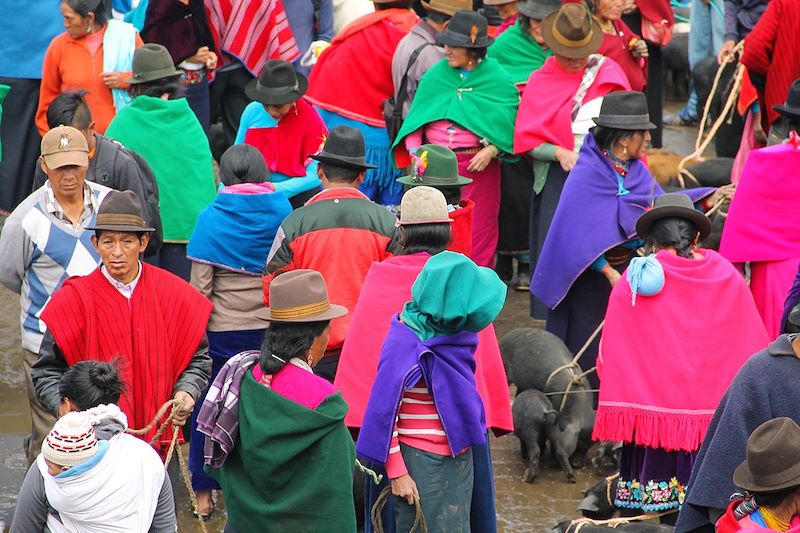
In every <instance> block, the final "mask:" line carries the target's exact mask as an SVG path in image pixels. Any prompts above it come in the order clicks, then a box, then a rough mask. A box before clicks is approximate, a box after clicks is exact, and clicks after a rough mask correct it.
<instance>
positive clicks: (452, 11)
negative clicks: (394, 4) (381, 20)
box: [420, 0, 514, 17]
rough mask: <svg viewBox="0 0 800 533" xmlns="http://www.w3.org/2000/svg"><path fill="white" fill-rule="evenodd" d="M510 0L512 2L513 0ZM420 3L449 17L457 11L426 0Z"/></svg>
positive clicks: (427, 8) (427, 9) (425, 7)
mask: <svg viewBox="0 0 800 533" xmlns="http://www.w3.org/2000/svg"><path fill="white" fill-rule="evenodd" d="M511 1H512V2H513V1H514V0H511ZM420 3H421V4H422V7H423V8H424V9H425V11H433V12H435V13H441V14H443V15H447V16H449V17H452V16H453V15H455V14H456V12H457V11H458V8H452V9H444V8H441V7H439V6H432V5H431V3H430V2H426V1H425V0H422V2H420Z"/></svg>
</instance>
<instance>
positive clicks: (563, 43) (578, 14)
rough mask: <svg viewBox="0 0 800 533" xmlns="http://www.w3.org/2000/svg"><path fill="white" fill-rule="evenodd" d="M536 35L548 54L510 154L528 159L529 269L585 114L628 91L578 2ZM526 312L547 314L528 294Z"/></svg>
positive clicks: (531, 86)
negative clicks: (601, 52) (530, 187)
mask: <svg viewBox="0 0 800 533" xmlns="http://www.w3.org/2000/svg"><path fill="white" fill-rule="evenodd" d="M542 34H543V36H544V41H545V43H546V44H547V46H548V47H549V48H550V49H551V50H552V51H553V55H554V56H553V57H551V58H549V59H547V60H546V61H545V63H544V66H542V68H540V69H539V70H537V71H534V73H533V74H531V77H530V80H529V81H528V85H527V87H526V88H525V92H524V93H523V95H522V103H521V104H520V108H519V113H518V114H517V121H516V124H515V128H514V153H516V154H528V155H530V156H531V157H532V158H533V176H534V177H533V180H534V181H533V195H532V197H531V208H530V214H531V215H530V233H529V235H530V254H531V258H530V259H531V263H530V265H531V269H533V270H536V268H537V266H536V265H537V262H538V260H539V257H540V255H541V253H542V247H543V246H544V242H545V236H546V235H547V233H548V229H549V228H550V223H551V221H552V220H553V216H554V214H555V211H556V206H557V205H558V199H559V198H560V196H561V190H562V189H563V188H564V183H565V182H566V179H567V175H568V174H569V171H570V170H572V167H574V166H575V162H576V161H577V160H578V151H579V150H580V148H581V145H582V144H583V138H584V137H585V136H586V134H587V133H588V131H589V128H590V127H591V126H592V121H591V118H592V117H595V116H597V114H598V112H599V110H600V105H601V103H602V101H603V97H604V96H605V95H606V94H608V93H611V92H614V91H624V90H629V89H630V85H629V84H628V79H627V78H626V76H625V73H624V72H623V71H622V69H621V68H620V67H619V65H617V63H616V62H615V61H614V60H612V59H608V58H606V57H603V56H601V55H597V54H595V53H594V52H596V51H597V50H598V49H599V48H600V45H601V43H602V41H603V33H602V30H601V29H600V25H599V24H598V23H597V21H596V20H594V19H593V18H592V17H591V15H590V13H589V12H588V10H587V9H586V7H585V6H584V5H583V4H566V5H563V6H562V7H561V9H560V10H559V11H557V12H555V13H551V14H550V15H548V16H547V17H546V18H545V19H544V22H543V23H542ZM531 316H533V317H534V318H537V319H543V318H545V317H546V316H547V311H546V308H545V306H544V305H542V303H541V301H540V300H538V299H536V298H533V297H532V298H531Z"/></svg>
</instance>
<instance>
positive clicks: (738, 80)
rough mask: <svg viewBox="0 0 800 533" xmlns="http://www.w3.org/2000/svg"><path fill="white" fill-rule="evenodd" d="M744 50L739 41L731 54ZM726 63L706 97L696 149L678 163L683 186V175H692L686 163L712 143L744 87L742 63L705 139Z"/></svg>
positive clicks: (719, 69)
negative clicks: (723, 104) (704, 135)
mask: <svg viewBox="0 0 800 533" xmlns="http://www.w3.org/2000/svg"><path fill="white" fill-rule="evenodd" d="M742 50H744V41H743V40H742V41H739V43H738V44H737V45H736V46H735V47H734V48H733V50H732V52H731V54H732V55H734V56H735V55H737V54H741V52H742ZM725 66H726V63H724V62H723V63H722V64H720V66H719V68H718V69H717V73H716V75H715V76H714V84H713V85H712V86H711V92H710V93H709V94H708V98H707V99H706V104H705V107H704V108H703V118H702V120H701V121H700V130H699V131H698V132H697V140H696V141H695V145H694V146H695V150H694V152H692V153H691V154H689V155H687V156H686V157H684V158H683V159H682V160H681V162H680V163H678V182H679V184H680V186H681V188H684V189H685V188H686V187H685V182H684V181H683V178H682V175H686V176H691V173H689V172H688V171H687V170H686V163H687V162H688V161H691V160H692V159H696V158H699V157H702V155H703V152H705V151H706V148H708V145H709V144H711V141H712V140H713V139H714V137H715V136H716V134H717V132H718V131H719V129H720V128H721V127H722V125H723V124H724V123H725V120H726V117H727V116H728V114H729V113H730V112H731V110H732V109H733V106H734V105H735V103H736V100H737V98H738V97H739V90H740V89H741V87H742V78H743V76H744V73H745V68H744V65H742V64H741V63H740V64H739V65H738V66H737V67H736V73H735V74H734V76H733V82H732V87H731V92H730V93H729V94H728V99H727V100H726V101H725V106H724V107H723V109H722V113H720V115H719V117H717V120H716V121H714V124H713V125H712V126H711V130H710V131H709V133H708V135H707V136H706V137H705V139H703V134H704V133H705V127H706V123H707V122H708V114H709V112H710V110H711V103H712V102H713V100H714V96H715V95H716V93H717V89H718V88H719V82H720V79H721V78H722V73H723V71H724V69H725ZM691 177H692V178H693V179H694V181H697V178H694V176H691Z"/></svg>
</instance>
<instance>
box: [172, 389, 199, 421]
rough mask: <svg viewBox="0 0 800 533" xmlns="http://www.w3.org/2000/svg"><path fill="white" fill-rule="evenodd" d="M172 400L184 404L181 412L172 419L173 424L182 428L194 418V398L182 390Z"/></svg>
mask: <svg viewBox="0 0 800 533" xmlns="http://www.w3.org/2000/svg"><path fill="white" fill-rule="evenodd" d="M172 398H173V399H174V400H178V401H179V402H182V404H181V406H180V410H179V411H177V412H176V413H175V417H174V418H173V419H172V423H173V424H175V425H176V426H182V425H184V424H186V421H187V420H189V417H190V416H192V411H194V398H192V395H191V394H189V393H188V392H186V391H182V390H179V391H178V392H176V393H175V396H173V397H172Z"/></svg>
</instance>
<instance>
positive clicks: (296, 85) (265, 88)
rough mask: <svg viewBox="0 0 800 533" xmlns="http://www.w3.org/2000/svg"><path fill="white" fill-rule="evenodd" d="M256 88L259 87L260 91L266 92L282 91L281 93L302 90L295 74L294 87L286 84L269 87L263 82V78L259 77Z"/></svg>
mask: <svg viewBox="0 0 800 533" xmlns="http://www.w3.org/2000/svg"><path fill="white" fill-rule="evenodd" d="M256 89H258V91H260V92H264V91H280V92H281V93H284V94H289V93H292V92H297V91H299V90H300V83H299V82H298V81H297V77H296V76H295V79H294V87H292V88H291V89H290V88H288V87H287V86H286V85H284V86H282V87H269V86H267V85H264V84H263V83H261V78H259V79H257V80H256Z"/></svg>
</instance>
